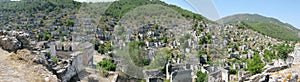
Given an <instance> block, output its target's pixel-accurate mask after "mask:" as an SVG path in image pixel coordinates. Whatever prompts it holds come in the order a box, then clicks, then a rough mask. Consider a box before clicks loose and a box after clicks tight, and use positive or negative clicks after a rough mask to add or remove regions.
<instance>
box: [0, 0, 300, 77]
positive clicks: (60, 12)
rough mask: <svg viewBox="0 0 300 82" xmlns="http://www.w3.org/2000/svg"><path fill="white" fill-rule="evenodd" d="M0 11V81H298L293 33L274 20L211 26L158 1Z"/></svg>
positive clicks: (49, 2)
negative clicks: (270, 21) (273, 21)
mask: <svg viewBox="0 0 300 82" xmlns="http://www.w3.org/2000/svg"><path fill="white" fill-rule="evenodd" d="M0 4H1V6H0V27H1V28H0V46H1V48H2V49H0V81H4V82H6V81H17V82H18V81H25V82H31V81H34V82H40V81H42V82H44V81H45V82H74V81H81V82H90V81H91V82H128V81H130V82H223V81H224V82H236V81H241V82H243V81H250V82H258V81H266V82H268V81H271V82H273V81H290V82H296V81H299V80H298V75H299V74H300V72H299V71H297V70H295V69H297V68H299V63H300V61H299V56H300V53H299V49H300V45H299V43H297V40H298V39H299V37H298V35H297V34H296V33H297V32H298V29H296V28H294V27H293V26H290V27H286V26H289V24H284V25H282V24H281V22H280V21H279V20H276V19H274V20H275V21H276V23H269V22H261V21H265V20H261V19H258V18H259V17H258V18H253V19H252V20H248V21H245V19H244V18H242V17H241V19H237V18H234V17H231V18H230V17H228V18H223V19H221V20H219V21H212V20H209V19H207V18H205V17H204V16H202V15H200V14H196V13H193V12H191V11H188V10H185V9H182V8H180V7H177V6H175V5H171V4H167V3H165V2H163V1H160V0H118V1H114V2H96V3H88V2H77V1H73V0H21V1H10V0H1V1H0ZM259 16H260V15H259ZM250 17H251V16H250ZM261 17H262V16H261ZM246 18H249V17H246ZM263 19H266V21H269V20H271V19H269V20H268V18H267V17H266V18H263ZM272 20H273V19H272ZM220 21H221V22H220ZM253 21H259V23H256V22H254V23H253ZM261 23H263V24H261ZM265 23H267V24H265ZM278 29H279V30H278ZM290 30H292V31H293V32H289V31H290ZM265 31H270V32H265ZM284 34H286V35H284ZM279 35H280V36H279ZM20 65H21V66H20ZM23 76H25V77H23Z"/></svg>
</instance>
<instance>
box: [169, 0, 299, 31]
mask: <svg viewBox="0 0 300 82" xmlns="http://www.w3.org/2000/svg"><path fill="white" fill-rule="evenodd" d="M163 1H165V2H167V3H170V4H175V5H178V6H180V7H182V8H185V9H188V10H191V11H193V12H199V13H200V14H202V15H204V16H206V17H207V18H209V19H212V20H214V19H215V18H218V16H217V15H219V18H220V17H225V16H229V15H233V14H238V13H250V14H260V15H263V16H267V17H273V18H276V19H279V20H280V21H282V22H286V23H289V24H292V25H293V26H295V27H297V28H300V1H299V0H163ZM201 2H202V3H201ZM204 3H205V4H204ZM193 5H196V6H193ZM211 6H214V7H211ZM197 9H198V11H197ZM205 9H206V10H205ZM214 9H216V12H215V11H214ZM215 14H217V15H215Z"/></svg>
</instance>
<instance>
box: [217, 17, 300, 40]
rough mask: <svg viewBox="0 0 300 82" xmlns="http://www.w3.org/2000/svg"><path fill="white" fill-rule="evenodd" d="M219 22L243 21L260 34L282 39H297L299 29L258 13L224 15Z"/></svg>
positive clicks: (233, 22)
mask: <svg viewBox="0 0 300 82" xmlns="http://www.w3.org/2000/svg"><path fill="white" fill-rule="evenodd" d="M217 22H218V23H220V24H225V25H226V24H235V23H239V22H243V23H244V24H247V25H248V27H249V28H251V29H253V30H255V31H258V32H260V33H262V34H265V35H268V36H271V37H274V38H278V39H282V40H299V39H300V38H299V36H298V33H299V32H300V30H299V29H297V28H295V27H294V26H292V25H290V24H287V23H283V22H281V21H279V20H278V19H275V18H270V17H265V16H261V15H258V14H237V15H232V16H228V17H224V18H222V19H220V20H218V21H217Z"/></svg>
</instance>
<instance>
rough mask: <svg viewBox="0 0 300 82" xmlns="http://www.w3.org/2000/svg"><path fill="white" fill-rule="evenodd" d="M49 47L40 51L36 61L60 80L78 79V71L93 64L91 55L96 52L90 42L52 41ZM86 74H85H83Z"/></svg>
mask: <svg viewBox="0 0 300 82" xmlns="http://www.w3.org/2000/svg"><path fill="white" fill-rule="evenodd" d="M49 46H50V48H48V49H46V50H42V51H41V56H40V57H39V58H36V60H35V61H36V62H38V63H40V64H43V65H45V66H46V67H48V69H50V70H52V71H53V72H54V74H56V75H57V77H58V78H59V79H60V80H61V81H62V82H68V81H70V80H79V79H80V78H83V77H79V76H80V73H81V72H82V71H84V69H85V68H86V67H91V66H92V64H93V55H95V54H96V51H95V50H94V46H93V44H91V43H88V42H85V43H79V42H59V41H57V42H52V43H50V45H49ZM83 75H86V74H83Z"/></svg>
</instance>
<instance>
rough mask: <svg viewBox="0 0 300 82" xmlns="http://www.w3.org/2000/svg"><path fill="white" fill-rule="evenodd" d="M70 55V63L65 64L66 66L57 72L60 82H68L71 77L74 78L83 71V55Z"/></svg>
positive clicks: (78, 52)
mask: <svg viewBox="0 0 300 82" xmlns="http://www.w3.org/2000/svg"><path fill="white" fill-rule="evenodd" d="M71 55H72V57H71V59H70V61H71V62H67V65H66V66H64V67H63V68H62V69H60V70H58V71H57V73H58V77H59V78H60V79H61V81H62V82H68V81H69V80H70V79H71V78H72V77H74V76H75V77H76V75H77V74H78V73H79V72H80V71H82V70H83V69H84V66H83V62H82V60H83V53H82V52H80V51H77V52H75V53H73V54H71Z"/></svg>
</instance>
